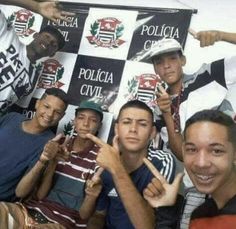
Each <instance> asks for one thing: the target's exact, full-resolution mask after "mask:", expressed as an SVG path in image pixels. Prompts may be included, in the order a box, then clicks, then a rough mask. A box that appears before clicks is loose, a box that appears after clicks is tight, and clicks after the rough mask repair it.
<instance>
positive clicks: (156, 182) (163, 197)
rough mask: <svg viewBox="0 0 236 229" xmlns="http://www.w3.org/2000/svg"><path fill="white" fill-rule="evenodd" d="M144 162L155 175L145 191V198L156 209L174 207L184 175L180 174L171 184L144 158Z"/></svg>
mask: <svg viewBox="0 0 236 229" xmlns="http://www.w3.org/2000/svg"><path fill="white" fill-rule="evenodd" d="M143 161H144V163H145V164H146V166H147V167H148V168H149V170H150V171H151V172H152V174H153V175H154V178H153V179H152V181H151V182H150V183H149V184H148V186H147V188H146V189H144V191H143V196H144V198H145V199H146V200H147V201H148V203H149V204H150V205H151V206H152V207H155V208H157V207H161V206H172V205H174V204H175V201H176V197H177V194H178V190H179V186H180V183H181V180H182V178H183V173H180V174H178V175H177V176H176V177H175V179H174V182H173V183H172V184H169V183H168V182H167V181H166V179H165V178H164V177H163V176H162V175H161V174H160V173H159V171H158V170H157V169H156V168H155V167H154V166H153V165H152V163H151V162H150V161H149V160H148V159H146V158H144V159H143Z"/></svg>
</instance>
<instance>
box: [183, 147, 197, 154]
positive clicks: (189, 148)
mask: <svg viewBox="0 0 236 229" xmlns="http://www.w3.org/2000/svg"><path fill="white" fill-rule="evenodd" d="M185 152H186V153H188V154H194V153H196V152H197V149H196V148H195V147H185Z"/></svg>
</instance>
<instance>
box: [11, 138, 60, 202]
mask: <svg viewBox="0 0 236 229" xmlns="http://www.w3.org/2000/svg"><path fill="white" fill-rule="evenodd" d="M61 137H62V135H57V136H56V137H55V138H54V139H52V140H50V141H49V142H48V143H47V144H46V145H45V147H44V150H43V152H42V154H41V156H40V159H39V161H38V162H37V163H36V164H35V165H34V167H33V168H32V169H31V170H30V171H29V172H28V173H27V174H26V175H25V176H24V177H23V178H22V179H21V180H20V182H19V183H18V185H17V187H16V191H15V192H16V196H17V197H20V198H25V197H26V196H27V195H28V194H29V193H30V192H31V191H32V190H33V189H34V187H35V185H36V184H37V183H38V181H39V178H40V177H41V175H42V172H43V169H44V168H45V166H46V165H47V163H48V161H50V160H52V159H54V157H55V156H56V154H57V152H58V148H59V144H58V142H57V141H59V140H60V138H61Z"/></svg>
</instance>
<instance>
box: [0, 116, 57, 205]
mask: <svg viewBox="0 0 236 229" xmlns="http://www.w3.org/2000/svg"><path fill="white" fill-rule="evenodd" d="M25 119H26V118H25V116H24V115H22V114H19V113H15V112H12V113H9V114H6V115H5V116H3V117H1V118H0V158H1V159H0V200H1V201H13V200H14V198H15V188H16V186H17V184H18V182H19V181H20V179H21V178H22V176H23V175H24V174H25V172H26V170H27V169H29V168H31V167H33V165H34V164H35V163H36V161H37V160H38V159H39V156H40V155H41V153H42V150H43V147H44V145H45V144H46V143H47V141H48V140H49V139H51V138H52V137H53V136H54V134H53V132H52V131H51V130H46V131H44V132H43V133H41V134H30V133H26V132H24V131H23V129H22V122H23V121H24V120H25Z"/></svg>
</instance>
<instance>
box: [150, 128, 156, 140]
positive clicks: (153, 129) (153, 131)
mask: <svg viewBox="0 0 236 229" xmlns="http://www.w3.org/2000/svg"><path fill="white" fill-rule="evenodd" d="M156 135H157V128H156V126H152V131H151V135H150V140H153V139H154V138H155V137H156Z"/></svg>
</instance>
